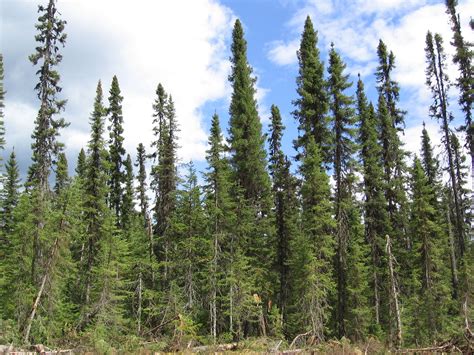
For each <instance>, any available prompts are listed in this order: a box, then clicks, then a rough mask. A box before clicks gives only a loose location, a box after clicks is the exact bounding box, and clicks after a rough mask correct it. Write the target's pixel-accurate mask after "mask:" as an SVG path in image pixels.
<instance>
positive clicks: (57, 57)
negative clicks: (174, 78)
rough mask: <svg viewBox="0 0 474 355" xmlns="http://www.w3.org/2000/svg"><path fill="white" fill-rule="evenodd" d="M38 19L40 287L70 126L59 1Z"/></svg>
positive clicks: (36, 264) (35, 173)
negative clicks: (52, 181) (52, 195)
mask: <svg viewBox="0 0 474 355" xmlns="http://www.w3.org/2000/svg"><path fill="white" fill-rule="evenodd" d="M38 12H39V13H40V14H41V15H40V16H39V17H38V23H37V24H36V26H35V27H36V29H37V31H38V34H37V35H36V36H35V39H36V42H38V46H37V47H36V52H35V53H34V54H32V55H30V57H29V59H30V61H31V62H32V63H33V65H39V67H40V68H39V69H38V71H37V72H36V74H37V75H39V82H38V83H37V84H36V86H35V90H36V91H37V95H38V99H39V100H40V109H39V111H38V115H37V117H36V120H35V129H34V132H33V135H32V138H33V143H32V145H31V149H32V151H33V166H32V167H31V169H30V174H31V176H30V178H31V183H32V185H33V186H34V187H35V191H34V193H35V199H37V201H35V202H34V203H33V205H34V206H35V207H36V212H35V213H34V215H35V218H36V222H35V224H36V228H35V229H34V231H33V238H32V239H33V245H34V246H33V250H34V256H33V258H32V260H31V276H32V279H33V281H34V282H36V283H37V284H39V278H40V274H41V271H40V269H41V268H43V267H44V264H45V260H44V257H45V255H46V254H48V251H47V250H48V249H49V246H48V244H49V245H52V244H53V241H51V240H44V239H42V238H41V236H40V234H41V232H42V230H43V229H44V226H45V219H46V216H45V215H46V213H47V212H46V210H47V208H48V207H47V199H48V198H49V197H48V195H49V190H50V188H49V175H50V171H51V167H52V164H53V159H54V157H55V156H56V155H57V154H58V153H59V152H60V151H61V149H62V144H61V143H59V142H58V140H57V137H58V135H59V132H60V129H61V128H64V127H66V126H67V124H66V122H65V120H64V119H63V118H56V115H58V114H59V113H60V112H61V111H62V110H64V106H65V104H66V100H62V99H59V97H58V96H59V93H60V92H61V90H62V88H61V87H60V86H59V80H60V75H59V73H58V72H57V71H56V70H55V67H57V66H58V65H59V63H60V62H61V60H62V55H61V54H60V53H59V47H60V46H61V45H62V46H64V45H65V43H66V34H65V33H64V27H65V24H66V21H64V20H61V19H60V17H59V13H58V11H57V9H56V1H55V0H49V2H48V5H46V6H43V5H39V6H38Z"/></svg>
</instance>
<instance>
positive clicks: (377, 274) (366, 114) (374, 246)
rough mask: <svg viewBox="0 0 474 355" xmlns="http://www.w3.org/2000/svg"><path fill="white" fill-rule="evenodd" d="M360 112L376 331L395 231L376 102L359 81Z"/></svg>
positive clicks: (365, 204)
mask: <svg viewBox="0 0 474 355" xmlns="http://www.w3.org/2000/svg"><path fill="white" fill-rule="evenodd" d="M357 114H358V118H359V122H360V123H359V124H360V128H359V143H360V146H361V151H360V154H361V160H362V165H363V176H364V222H365V238H366V240H367V243H368V244H369V245H370V253H371V269H370V273H371V282H370V284H371V289H372V292H371V294H370V301H371V304H373V306H374V308H373V309H374V313H373V315H372V317H373V318H372V319H373V321H372V322H371V323H372V324H373V327H372V332H373V333H376V334H377V333H378V331H379V330H380V329H381V328H380V327H381V315H382V313H383V310H382V309H381V308H382V307H381V306H382V305H381V303H382V296H383V295H382V292H383V291H382V290H383V284H382V283H383V277H384V276H383V275H384V271H383V270H384V267H383V265H382V255H383V250H384V249H383V243H384V236H385V234H386V233H391V229H390V223H389V219H388V213H387V210H386V206H387V201H386V199H385V195H384V179H383V177H384V172H383V167H382V164H381V163H382V154H383V151H382V147H381V146H380V145H379V144H378V132H377V117H376V114H375V110H374V107H373V106H372V104H368V102H367V97H366V95H365V92H364V84H363V83H362V81H361V80H360V77H359V80H358V82H357Z"/></svg>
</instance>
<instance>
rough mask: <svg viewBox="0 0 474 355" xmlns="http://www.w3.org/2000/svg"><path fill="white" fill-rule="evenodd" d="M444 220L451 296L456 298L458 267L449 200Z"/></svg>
mask: <svg viewBox="0 0 474 355" xmlns="http://www.w3.org/2000/svg"><path fill="white" fill-rule="evenodd" d="M446 220H447V225H448V238H449V252H450V259H451V283H452V285H453V298H454V299H457V298H458V285H459V280H458V269H457V261H456V253H455V247H454V238H453V229H452V227H451V213H450V211H449V201H448V203H447V205H446Z"/></svg>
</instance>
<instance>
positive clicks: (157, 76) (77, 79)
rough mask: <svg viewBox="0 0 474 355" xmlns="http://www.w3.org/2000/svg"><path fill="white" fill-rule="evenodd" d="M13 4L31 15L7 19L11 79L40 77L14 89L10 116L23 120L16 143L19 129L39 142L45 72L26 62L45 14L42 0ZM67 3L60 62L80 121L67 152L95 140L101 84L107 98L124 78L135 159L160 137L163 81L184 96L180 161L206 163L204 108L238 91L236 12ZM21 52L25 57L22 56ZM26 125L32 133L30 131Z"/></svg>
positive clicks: (73, 114)
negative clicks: (231, 53)
mask: <svg viewBox="0 0 474 355" xmlns="http://www.w3.org/2000/svg"><path fill="white" fill-rule="evenodd" d="M7 2H8V6H7V7H8V9H9V11H12V12H14V11H18V12H20V13H21V14H22V15H21V16H16V17H15V16H10V17H9V16H8V15H7V16H6V17H7V18H9V20H8V23H7V24H5V25H4V26H5V28H9V29H10V31H8V32H5V31H3V29H2V36H3V38H4V42H3V45H2V46H3V48H2V51H3V53H4V56H5V61H6V62H7V64H8V65H6V70H5V75H6V83H7V84H8V83H9V82H12V81H13V78H12V77H9V76H10V73H22V76H23V77H22V79H23V80H25V79H27V80H29V83H30V84H28V85H27V86H26V87H24V88H22V89H23V90H25V89H28V90H29V91H28V94H24V95H23V94H22V90H14V88H11V90H12V91H15V93H14V94H15V97H16V100H17V103H15V104H13V103H12V102H7V111H6V112H7V115H8V116H7V122H8V121H9V120H11V122H14V123H11V124H9V125H7V129H8V130H7V139H8V141H9V144H10V142H12V143H13V141H15V140H17V137H16V136H15V135H17V136H18V139H23V141H28V142H29V141H30V139H29V135H30V134H31V129H30V128H32V122H33V121H32V119H31V117H29V116H31V114H30V113H32V112H36V110H37V106H38V103H37V102H36V101H35V100H32V95H30V92H32V87H33V86H34V82H36V81H37V78H36V77H34V76H32V77H28V78H24V76H25V75H24V73H29V74H31V64H30V63H29V62H28V61H27V59H26V58H27V55H28V54H30V53H31V52H33V50H34V42H33V41H34V39H33V36H34V34H35V30H34V24H35V23H36V17H37V14H36V5H35V4H34V3H25V2H16V1H15V2H14V1H12V0H7ZM57 6H58V9H59V11H60V13H61V16H62V18H63V19H65V20H67V22H68V23H67V25H66V30H65V32H66V33H67V34H68V40H67V43H66V47H65V48H64V49H63V50H62V53H63V55H64V59H63V62H62V63H61V66H60V68H59V72H60V73H61V76H62V80H61V85H62V86H63V88H64V90H63V93H62V94H61V96H62V97H64V98H67V99H68V105H67V106H66V112H65V113H64V117H65V118H66V119H67V120H68V121H69V122H71V125H70V127H69V128H67V129H65V130H64V131H63V133H62V138H61V139H62V140H63V141H64V142H65V143H66V145H67V149H68V150H70V151H74V152H77V151H78V150H79V149H80V148H81V147H83V146H84V145H85V144H86V142H87V136H88V132H89V116H90V112H91V111H92V105H93V98H94V96H95V87H96V84H97V80H99V79H102V85H103V89H104V98H105V102H107V97H108V90H109V88H110V83H111V79H112V76H113V75H114V74H116V75H117V77H118V79H119V83H120V87H121V90H122V95H123V96H124V101H123V113H124V126H125V127H124V128H125V146H126V149H127V151H128V152H130V153H131V154H133V155H134V154H135V150H136V146H137V145H138V143H139V142H143V143H144V144H145V145H148V144H149V143H150V141H151V138H152V134H151V128H152V124H151V122H152V113H153V112H152V103H153V100H154V99H155V90H156V86H157V84H158V83H159V82H161V83H162V84H163V86H164V87H165V89H166V91H167V92H169V93H171V94H172V96H173V99H174V101H175V106H176V115H177V119H178V122H179V124H180V129H181V132H180V137H179V138H180V140H179V144H180V146H181V149H180V152H179V155H180V157H182V158H183V161H188V160H189V159H194V160H201V159H203V158H204V154H205V149H206V140H207V133H206V132H205V131H204V128H203V119H204V117H202V113H201V107H202V106H203V105H205V104H207V103H209V102H212V101H214V100H218V99H221V98H223V97H225V96H226V95H227V94H228V92H229V85H228V82H227V75H228V72H229V63H228V41H229V40H230V31H231V29H232V24H233V20H234V16H233V14H232V12H231V10H230V9H228V8H227V7H225V6H223V5H221V4H219V3H218V2H217V0H196V1H184V0H173V1H145V0H137V1H134V2H133V4H131V3H130V2H129V1H123V0H100V1H81V0H70V1H59V2H58V5H57ZM25 18H27V19H29V20H30V21H31V22H30V23H29V27H28V28H27V29H26V31H27V32H29V33H28V36H27V37H26V36H24V37H25V40H24V41H25V43H20V44H21V48H23V47H24V48H26V50H23V49H21V51H20V50H17V49H16V47H20V45H19V43H18V41H19V40H18V39H16V38H15V36H16V35H15V34H16V33H19V32H21V31H25V29H24V26H25ZM2 27H3V26H2ZM22 38H23V37H22ZM26 38H28V41H27V40H26ZM20 52H21V53H20ZM15 56H18V58H14V59H15V60H13V57H15ZM9 69H11V71H9ZM17 76H18V75H17ZM12 85H13V84H12ZM7 88H8V86H7ZM25 92H26V90H25ZM15 105H16V106H15ZM25 113H28V117H26V116H27V115H26V114H25ZM33 119H34V116H33ZM25 122H28V125H29V126H28V129H26V127H25V129H23V127H22V126H23V125H25V124H26V123H25ZM30 126H31V127H30ZM19 127H22V128H21V131H19Z"/></svg>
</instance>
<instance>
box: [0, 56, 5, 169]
mask: <svg viewBox="0 0 474 355" xmlns="http://www.w3.org/2000/svg"><path fill="white" fill-rule="evenodd" d="M3 79H4V78H3V54H1V53H0V151H1V150H3V149H5V122H4V119H5V118H4V114H3V109H4V107H5V104H4V102H3V101H4V100H5V90H4V88H3ZM2 161H3V158H2V157H0V163H2ZM0 168H1V165H0Z"/></svg>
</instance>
